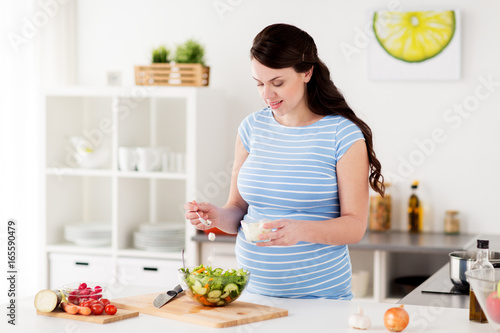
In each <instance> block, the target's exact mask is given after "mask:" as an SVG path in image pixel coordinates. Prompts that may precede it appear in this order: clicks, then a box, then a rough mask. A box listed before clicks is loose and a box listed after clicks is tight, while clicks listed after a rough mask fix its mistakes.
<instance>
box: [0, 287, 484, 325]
mask: <svg viewBox="0 0 500 333" xmlns="http://www.w3.org/2000/svg"><path fill="white" fill-rule="evenodd" d="M138 291H140V293H137V292H138ZM150 292H151V287H148V288H146V287H141V288H139V287H136V288H135V289H134V292H132V288H131V287H127V293H121V294H120V295H117V297H124V296H130V295H138V294H146V293H150ZM240 300H241V301H246V302H251V303H254V304H262V305H267V306H273V307H277V308H283V309H287V310H288V312H289V314H288V316H287V317H283V318H276V319H271V320H266V321H261V322H256V323H251V324H245V325H239V326H233V327H228V328H223V329H221V328H219V329H217V328H209V327H205V326H198V325H194V324H188V323H184V322H179V321H174V320H171V319H165V318H159V317H153V316H149V315H143V314H140V315H139V316H138V317H135V318H131V319H126V320H122V321H118V322H114V323H109V324H93V323H86V322H81V321H76V320H69V319H60V318H51V317H47V316H40V315H37V314H36V312H35V308H34V306H33V298H24V299H21V300H19V302H18V308H17V325H16V326H15V327H14V326H11V325H8V324H7V319H6V317H5V315H3V316H2V317H3V318H4V319H2V323H1V324H0V331H1V332H37V333H58V332H68V333H86V332H92V333H99V332H106V333H109V332H120V333H132V332H134V333H135V332H141V331H144V330H145V329H147V331H150V332H163V331H169V332H176V333H180V332H200V330H203V332H233V333H237V332H238V333H240V332H259V333H266V332H273V333H275V332H280V331H289V332H311V331H316V332H333V331H335V332H349V331H354V330H352V329H350V328H349V326H348V319H347V318H348V316H349V315H350V314H352V313H355V312H356V309H357V307H358V306H361V307H362V308H363V310H364V312H365V314H366V315H368V316H369V317H370V319H371V321H372V327H371V328H370V330H369V332H388V330H387V329H386V328H385V327H384V324H383V315H384V312H385V311H386V310H387V309H389V308H390V307H393V306H395V305H394V304H387V303H378V302H366V301H364V302H362V301H338V300H326V299H314V300H311V299H304V300H298V299H281V298H272V297H264V296H259V295H255V294H250V293H243V295H242V296H241V298H240ZM174 301H175V300H174ZM256 306H258V305H256ZM0 307H1V308H2V309H4V311H6V310H5V308H6V306H5V304H4V305H1V306H0ZM405 309H406V310H407V311H408V313H409V315H410V324H409V326H408V328H407V329H406V330H405V332H426V333H432V332H439V333H441V332H454V333H466V332H467V333H468V332H471V333H472V332H474V333H482V332H485V333H486V332H488V333H490V332H492V330H491V328H490V327H489V326H488V325H482V324H476V323H471V322H469V320H468V310H466V309H459V308H456V309H453V308H443V307H428V306H417V305H405ZM4 313H5V312H4Z"/></svg>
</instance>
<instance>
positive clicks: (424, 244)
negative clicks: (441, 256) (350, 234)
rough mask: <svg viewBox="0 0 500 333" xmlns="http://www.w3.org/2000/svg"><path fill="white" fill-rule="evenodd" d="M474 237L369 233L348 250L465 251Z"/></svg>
mask: <svg viewBox="0 0 500 333" xmlns="http://www.w3.org/2000/svg"><path fill="white" fill-rule="evenodd" d="M475 240H476V238H475V235H471V234H459V235H446V234H444V233H441V232H439V233H438V232H422V233H419V234H412V233H409V232H407V231H389V232H370V231H367V232H366V233H365V236H364V237H363V239H361V241H360V242H358V243H355V244H349V248H350V249H356V250H377V251H388V252H408V253H445V254H448V253H450V252H452V251H456V250H460V249H467V248H469V247H470V246H471V245H474V244H475Z"/></svg>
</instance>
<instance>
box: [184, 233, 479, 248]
mask: <svg viewBox="0 0 500 333" xmlns="http://www.w3.org/2000/svg"><path fill="white" fill-rule="evenodd" d="M475 237H476V235H474V234H459V235H446V234H444V233H442V232H422V233H419V234H411V233H409V232H407V231H397V230H391V231H388V232H370V231H367V232H366V233H365V235H364V237H363V239H362V240H361V241H360V242H358V243H355V244H349V248H350V249H357V250H381V251H389V252H415V253H446V254H448V253H450V252H451V251H456V250H459V249H466V248H469V247H471V246H474V245H475V240H476V238H475ZM192 240H194V241H197V242H201V243H203V242H208V241H209V240H208V237H207V235H206V234H203V233H198V234H197V235H195V236H194V237H192ZM235 241H236V237H235V236H226V235H217V237H216V239H215V242H216V243H217V242H220V243H234V242H235Z"/></svg>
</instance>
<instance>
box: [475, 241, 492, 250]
mask: <svg viewBox="0 0 500 333" xmlns="http://www.w3.org/2000/svg"><path fill="white" fill-rule="evenodd" d="M489 247H490V241H489V240H485V239H478V240H477V248H478V249H488V248H489Z"/></svg>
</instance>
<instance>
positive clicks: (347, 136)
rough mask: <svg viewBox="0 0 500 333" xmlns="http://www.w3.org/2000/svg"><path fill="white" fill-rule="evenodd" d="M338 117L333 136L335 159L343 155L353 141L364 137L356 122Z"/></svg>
mask: <svg viewBox="0 0 500 333" xmlns="http://www.w3.org/2000/svg"><path fill="white" fill-rule="evenodd" d="M340 119H341V120H340V122H339V124H338V127H337V133H336V136H335V158H336V160H337V161H338V160H340V158H342V156H344V154H345V153H346V152H347V150H349V148H350V147H351V146H352V144H353V143H354V142H356V141H358V140H364V139H365V137H364V135H363V132H361V130H360V129H359V127H358V126H357V125H356V124H354V123H353V122H352V121H350V120H348V119H345V118H340Z"/></svg>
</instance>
